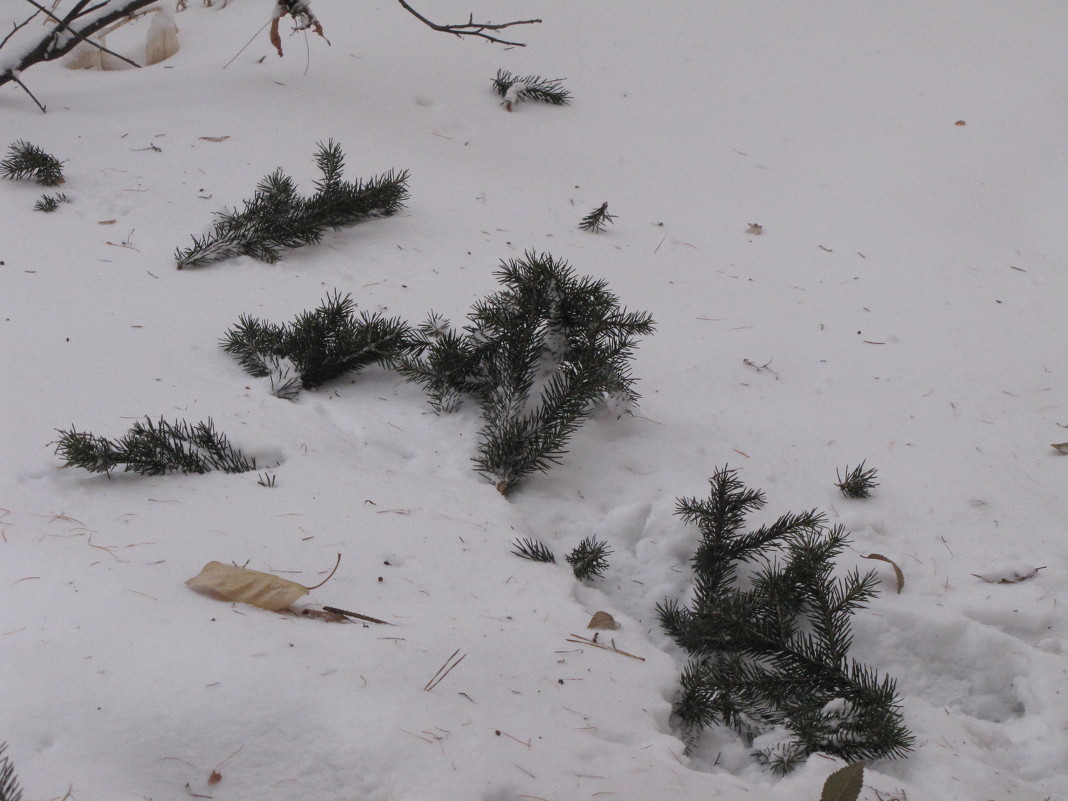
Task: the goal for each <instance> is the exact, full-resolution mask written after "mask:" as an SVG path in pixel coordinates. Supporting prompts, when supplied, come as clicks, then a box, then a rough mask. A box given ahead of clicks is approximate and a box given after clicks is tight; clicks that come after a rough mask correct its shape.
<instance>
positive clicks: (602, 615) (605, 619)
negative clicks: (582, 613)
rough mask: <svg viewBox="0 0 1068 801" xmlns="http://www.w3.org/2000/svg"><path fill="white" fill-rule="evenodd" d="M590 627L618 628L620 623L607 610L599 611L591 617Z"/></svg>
mask: <svg viewBox="0 0 1068 801" xmlns="http://www.w3.org/2000/svg"><path fill="white" fill-rule="evenodd" d="M586 628H588V629H618V628H619V624H618V623H616V619H615V618H614V617H612V616H611V615H610V614H608V613H607V612H597V613H596V614H595V615H594V616H593V617H591V618H590V622H589V625H588V626H586Z"/></svg>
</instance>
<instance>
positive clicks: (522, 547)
mask: <svg viewBox="0 0 1068 801" xmlns="http://www.w3.org/2000/svg"><path fill="white" fill-rule="evenodd" d="M512 553H514V554H515V555H516V556H518V557H521V558H523V559H529V560H530V561H532V562H552V563H555V562H556V555H555V554H554V553H553V552H552V551H551V550H549V546H548V545H546V544H545V543H544V542H542V541H541V540H535V539H531V538H530V537H523V538H522V539H517V540H516V541H515V542H514V543H512Z"/></svg>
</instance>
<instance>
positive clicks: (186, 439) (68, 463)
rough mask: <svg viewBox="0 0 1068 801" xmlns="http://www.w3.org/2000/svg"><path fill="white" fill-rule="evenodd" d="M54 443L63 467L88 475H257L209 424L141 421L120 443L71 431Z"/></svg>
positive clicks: (253, 464)
mask: <svg viewBox="0 0 1068 801" xmlns="http://www.w3.org/2000/svg"><path fill="white" fill-rule="evenodd" d="M58 433H59V435H60V437H59V440H58V441H57V442H56V443H54V444H55V446H56V454H57V455H58V456H60V457H61V458H62V459H63V461H64V464H63V466H64V467H80V468H83V469H85V470H88V471H89V472H91V473H107V474H108V475H110V474H111V472H112V471H113V470H115V469H117V468H119V467H122V469H123V471H124V472H133V473H138V474H140V475H146V476H158V475H163V474H165V473H175V472H177V473H208V472H210V471H212V470H221V471H223V472H225V473H245V472H248V471H249V470H255V469H256V460H255V459H251V458H248V457H246V456H245V455H244V454H242V453H241V452H240V451H239V450H237V449H236V448H234V447H233V446H232V445H230V443H229V441H228V440H227V438H226V435H225V434H222V433H220V432H218V431H216V430H215V426H214V424H213V423H212V421H211V420H210V419H209V420H207V421H203V422H199V423H194V424H192V425H190V424H189V423H187V422H186V421H184V420H179V421H176V422H174V423H171V422H169V421H167V420H165V419H163V418H161V419H160V420H159V422H158V423H156V422H153V421H152V420H151V419H150V418H147V417H146V418H145V419H144V420H143V421H141V420H139V421H137V422H136V423H134V424H133V426H132V427H131V429H130V430H129V431H128V432H127V433H126V434H125V435H124V436H122V437H121V438H120V439H117V440H111V439H107V438H106V437H99V436H96V435H95V434H90V433H87V432H81V431H78V430H76V429H75V428H74V427H73V426H72V427H71V429H70V430H69V431H59V432H58Z"/></svg>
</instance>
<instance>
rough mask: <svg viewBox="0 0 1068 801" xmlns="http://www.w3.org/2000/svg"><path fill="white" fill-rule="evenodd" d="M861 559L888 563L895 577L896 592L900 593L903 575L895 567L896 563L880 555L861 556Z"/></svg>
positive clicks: (903, 579)
mask: <svg viewBox="0 0 1068 801" xmlns="http://www.w3.org/2000/svg"><path fill="white" fill-rule="evenodd" d="M860 558H861V559H878V560H879V561H880V562H887V563H889V565H890V567H892V568H894V575H895V576H897V591H898V592H899V593H900V592H901V591H902V590H903V589H904V588H905V574H904V573H902V572H901V568H900V567H898V566H897V562H895V561H894V560H893V559H890V558H889V557H886V556H883V555H882V554H881V553H870V554H868V555H867V556H864V555H863V554H861V557H860Z"/></svg>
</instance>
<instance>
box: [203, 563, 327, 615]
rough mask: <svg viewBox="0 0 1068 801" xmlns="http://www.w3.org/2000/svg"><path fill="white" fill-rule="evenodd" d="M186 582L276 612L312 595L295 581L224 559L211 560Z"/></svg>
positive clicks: (209, 592) (225, 599)
mask: <svg viewBox="0 0 1068 801" xmlns="http://www.w3.org/2000/svg"><path fill="white" fill-rule="evenodd" d="M186 584H188V585H189V586H190V587H192V588H193V589H194V590H197V591H199V592H206V593H208V594H211V595H216V596H218V597H220V598H222V599H223V600H224V601H236V602H238V603H243V604H251V605H252V606H258V607H259V608H260V609H269V610H271V611H272V612H278V611H280V610H282V609H285V608H286V607H288V606H289V605H290V604H291V603H293V602H294V601H296V600H297V599H298V598H300V597H302V596H304V595H307V594H308V588H307V587H305V586H304V585H303V584H297V583H296V582H295V581H290V580H289V579H284V578H281V577H279V576H274V575H271V574H270V573H261V572H259V571H258V570H249V569H248V568H244V567H238V566H237V565H224V564H223V563H222V562H208V563H207V564H206V565H204V569H203V570H201V571H200V573H199V574H198V575H196V576H193V578H191V579H189V580H188V581H186Z"/></svg>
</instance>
